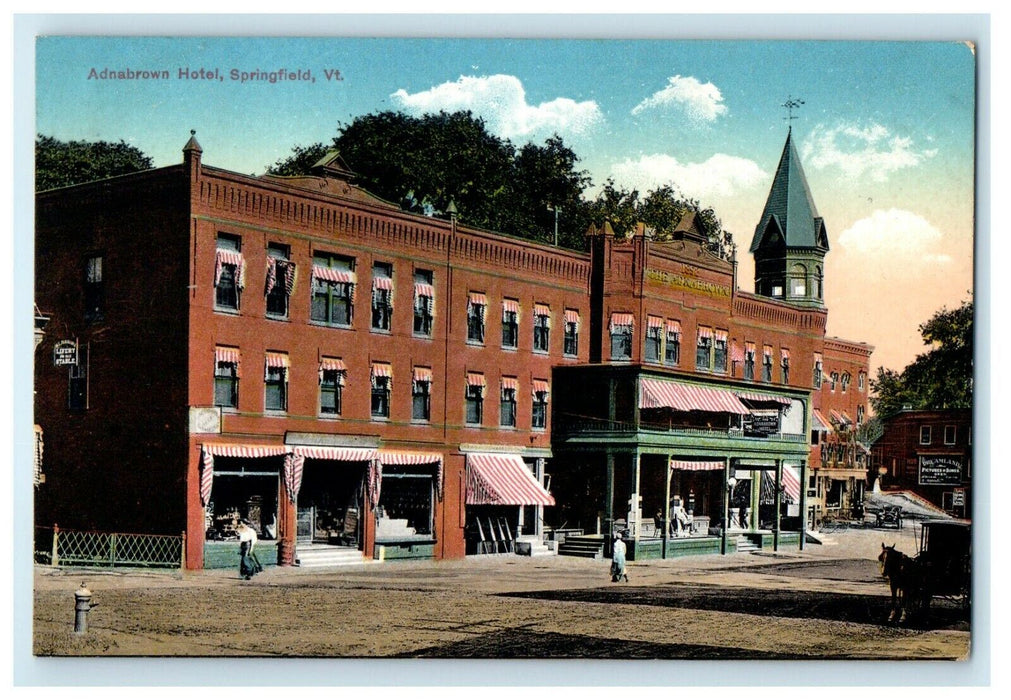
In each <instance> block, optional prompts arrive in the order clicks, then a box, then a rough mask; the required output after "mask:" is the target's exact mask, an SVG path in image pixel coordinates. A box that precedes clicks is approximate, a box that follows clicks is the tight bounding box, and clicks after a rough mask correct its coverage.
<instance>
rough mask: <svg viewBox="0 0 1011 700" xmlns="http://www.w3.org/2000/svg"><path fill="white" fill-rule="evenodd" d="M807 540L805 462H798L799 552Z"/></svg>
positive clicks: (802, 549)
mask: <svg viewBox="0 0 1011 700" xmlns="http://www.w3.org/2000/svg"><path fill="white" fill-rule="evenodd" d="M805 539H807V460H806V459H805V460H801V462H800V550H801V551H804V540H805Z"/></svg>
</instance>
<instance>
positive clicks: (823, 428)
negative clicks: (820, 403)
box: [811, 408, 832, 433]
mask: <svg viewBox="0 0 1011 700" xmlns="http://www.w3.org/2000/svg"><path fill="white" fill-rule="evenodd" d="M811 419H812V420H811V424H812V425H811V429H812V430H817V431H819V432H822V433H830V432H832V425H831V424H830V423H829V422H828V420H827V419H826V418H825V416H823V415H822V412H821V411H819V410H818V409H817V408H812V409H811Z"/></svg>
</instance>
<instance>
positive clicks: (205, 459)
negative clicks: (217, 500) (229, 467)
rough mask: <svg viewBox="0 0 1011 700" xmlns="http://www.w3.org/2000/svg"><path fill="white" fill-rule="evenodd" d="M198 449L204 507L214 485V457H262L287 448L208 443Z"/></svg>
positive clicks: (209, 499)
mask: <svg viewBox="0 0 1011 700" xmlns="http://www.w3.org/2000/svg"><path fill="white" fill-rule="evenodd" d="M200 451H201V456H200V465H201V467H200V502H201V504H203V506H204V507H205V508H206V507H207V504H208V503H210V502H211V489H212V488H213V486H214V458H215V457H239V458H243V459H262V458H266V457H278V456H280V455H284V454H287V453H288V448H287V447H286V446H285V445H236V444H226V443H217V444H215V443H210V444H205V445H201V450H200Z"/></svg>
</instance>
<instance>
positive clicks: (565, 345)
mask: <svg viewBox="0 0 1011 700" xmlns="http://www.w3.org/2000/svg"><path fill="white" fill-rule="evenodd" d="M562 353H563V354H565V355H567V356H569V357H575V356H576V355H578V354H579V312H578V311H576V310H575V309H566V310H565V337H564V338H562Z"/></svg>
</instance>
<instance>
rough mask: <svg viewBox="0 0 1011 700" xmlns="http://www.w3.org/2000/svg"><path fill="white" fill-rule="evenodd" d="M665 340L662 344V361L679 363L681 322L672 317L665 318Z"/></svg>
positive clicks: (671, 363) (670, 363) (672, 363)
mask: <svg viewBox="0 0 1011 700" xmlns="http://www.w3.org/2000/svg"><path fill="white" fill-rule="evenodd" d="M666 330H667V342H666V343H665V344H664V350H663V363H664V364H665V365H671V366H674V365H677V364H680V363H681V324H680V323H678V322H677V321H675V320H673V319H667V323H666Z"/></svg>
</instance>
